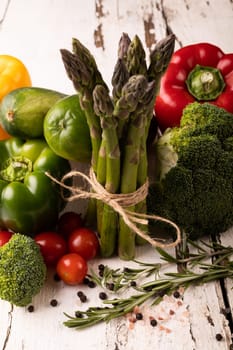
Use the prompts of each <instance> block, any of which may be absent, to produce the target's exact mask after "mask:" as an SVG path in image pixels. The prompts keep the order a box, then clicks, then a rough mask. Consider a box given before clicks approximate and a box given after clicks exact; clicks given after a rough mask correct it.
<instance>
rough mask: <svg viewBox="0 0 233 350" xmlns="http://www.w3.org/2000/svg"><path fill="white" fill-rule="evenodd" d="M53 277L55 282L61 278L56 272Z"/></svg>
mask: <svg viewBox="0 0 233 350" xmlns="http://www.w3.org/2000/svg"><path fill="white" fill-rule="evenodd" d="M53 279H54V281H55V282H60V281H61V278H60V277H59V276H58V274H57V273H55V274H54V276H53Z"/></svg>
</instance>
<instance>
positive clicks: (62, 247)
mask: <svg viewBox="0 0 233 350" xmlns="http://www.w3.org/2000/svg"><path fill="white" fill-rule="evenodd" d="M34 239H35V241H36V242H37V243H38V244H39V246H40V250H41V254H42V255H43V257H44V261H45V263H46V265H55V264H56V263H57V261H58V260H59V259H60V257H61V256H63V255H64V254H66V253H67V243H66V241H65V239H64V238H63V237H62V236H61V235H59V234H58V233H57V232H53V231H47V232H41V233H38V234H37V235H36V236H35V238H34Z"/></svg>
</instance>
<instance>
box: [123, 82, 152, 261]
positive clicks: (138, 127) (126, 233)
mask: <svg viewBox="0 0 233 350" xmlns="http://www.w3.org/2000/svg"><path fill="white" fill-rule="evenodd" d="M143 78H144V79H145V81H146V78H145V77H143ZM146 84H147V88H146V89H145V90H144V94H142V95H141V98H140V99H139V103H138V106H137V109H136V110H135V111H134V112H133V113H132V114H131V121H130V124H129V129H128V133H127V137H126V141H125V146H124V154H123V163H122V172H121V193H131V192H134V191H136V190H137V188H138V167H139V163H140V152H141V140H142V138H143V135H144V133H145V126H146V120H145V118H146V115H147V109H148V103H149V102H150V101H151V99H152V98H153V96H154V84H153V83H147V81H146ZM127 209H129V210H132V211H134V210H135V206H131V207H130V208H127ZM118 254H119V256H120V257H121V258H122V259H125V260H129V259H133V257H134V254H135V233H134V232H132V231H131V230H130V228H129V227H128V226H127V225H126V224H125V223H124V221H123V220H121V219H120V221H119V243H118Z"/></svg>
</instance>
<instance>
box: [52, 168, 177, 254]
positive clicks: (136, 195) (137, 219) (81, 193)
mask: <svg viewBox="0 0 233 350" xmlns="http://www.w3.org/2000/svg"><path fill="white" fill-rule="evenodd" d="M45 174H46V175H47V176H48V177H49V178H50V179H51V180H52V181H54V182H55V183H57V184H58V185H60V186H61V187H62V188H64V189H67V190H69V191H70V193H72V195H71V196H70V197H64V196H63V197H64V199H65V200H66V201H69V202H71V201H74V200H77V199H87V198H94V199H97V200H100V201H102V202H104V203H105V204H107V205H108V206H110V207H111V208H112V209H114V210H115V211H116V212H117V213H118V214H119V215H120V217H121V218H122V219H123V221H124V222H125V224H126V225H127V226H128V227H129V228H130V229H131V230H132V231H133V232H135V233H136V234H137V235H138V236H140V237H142V238H143V239H145V240H146V241H148V242H149V243H150V244H151V245H152V246H153V247H160V248H170V247H175V246H177V244H178V243H179V242H180V241H181V232H180V229H179V227H178V226H177V225H176V224H175V223H174V222H172V221H171V220H168V219H166V218H163V217H161V216H157V215H148V214H142V213H136V212H133V211H130V210H127V209H126V208H127V207H130V206H133V205H136V204H138V203H140V202H141V201H143V200H144V199H146V196H147V194H148V186H149V184H148V181H146V182H145V184H143V185H142V186H141V187H140V188H138V189H137V191H135V192H132V193H127V194H122V193H120V194H115V193H109V192H108V191H106V189H105V188H104V187H103V186H102V185H101V184H100V183H99V182H98V181H97V179H96V176H95V174H94V171H93V170H92V168H91V169H90V172H89V176H87V175H86V174H84V173H82V172H80V171H77V170H72V171H70V172H69V173H67V174H66V175H64V176H63V178H62V179H61V181H59V180H57V179H56V178H54V177H53V176H52V175H50V174H49V173H48V172H46V173H45ZM74 177H79V178H81V179H83V180H84V181H86V182H87V183H88V184H89V186H90V187H91V188H92V190H93V191H91V192H90V191H87V190H85V189H82V188H80V187H78V186H69V185H66V184H65V181H66V180H67V179H69V178H74ZM149 219H151V220H156V221H163V222H166V223H167V224H169V225H171V226H173V227H174V228H175V230H176V240H175V241H173V242H170V243H162V242H159V241H157V240H155V239H153V238H152V237H150V236H149V235H148V234H147V233H146V232H144V231H142V230H141V229H140V228H139V227H138V226H137V225H136V224H142V225H147V224H148V220H149Z"/></svg>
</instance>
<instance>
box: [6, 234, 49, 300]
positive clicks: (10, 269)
mask: <svg viewBox="0 0 233 350" xmlns="http://www.w3.org/2000/svg"><path fill="white" fill-rule="evenodd" d="M45 278H46V266H45V263H44V260H43V257H42V255H41V252H40V248H39V246H38V245H37V243H36V242H35V241H34V240H33V239H32V238H31V237H27V236H25V235H22V234H19V233H15V234H14V235H13V236H12V238H11V239H10V240H9V242H7V243H6V244H5V245H4V246H2V247H1V248H0V298H1V299H4V300H7V301H9V302H10V303H12V304H14V305H17V306H26V305H28V304H29V303H31V301H32V297H33V296H34V295H36V294H37V293H38V292H39V291H40V289H41V288H42V286H43V284H44V282H45Z"/></svg>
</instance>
